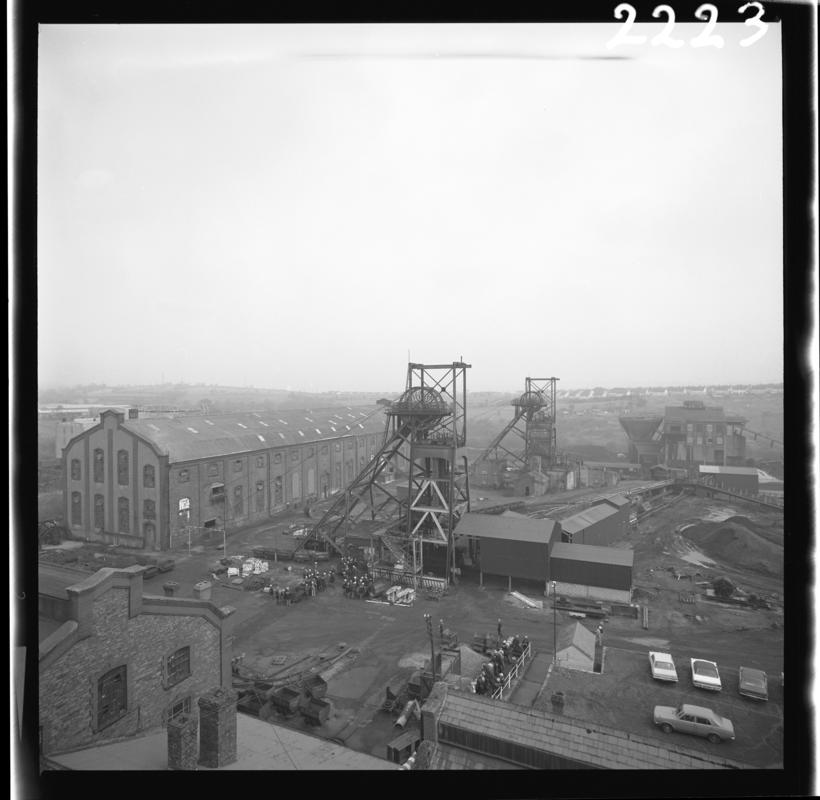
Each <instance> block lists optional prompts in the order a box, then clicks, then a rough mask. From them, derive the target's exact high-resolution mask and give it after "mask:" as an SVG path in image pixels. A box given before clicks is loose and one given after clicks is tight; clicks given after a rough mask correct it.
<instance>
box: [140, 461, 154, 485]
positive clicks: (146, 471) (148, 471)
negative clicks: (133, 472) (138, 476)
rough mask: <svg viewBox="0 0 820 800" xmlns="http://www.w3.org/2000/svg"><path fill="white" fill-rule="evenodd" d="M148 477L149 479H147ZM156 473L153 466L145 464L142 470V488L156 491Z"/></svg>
mask: <svg viewBox="0 0 820 800" xmlns="http://www.w3.org/2000/svg"><path fill="white" fill-rule="evenodd" d="M149 476H150V477H149ZM156 487H157V473H156V469H154V465H153V464H145V465H144V466H143V468H142V488H143V489H156Z"/></svg>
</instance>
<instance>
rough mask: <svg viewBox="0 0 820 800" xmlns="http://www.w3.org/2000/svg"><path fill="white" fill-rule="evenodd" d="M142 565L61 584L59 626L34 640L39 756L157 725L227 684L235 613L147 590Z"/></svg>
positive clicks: (187, 710)
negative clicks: (63, 609) (36, 642)
mask: <svg viewBox="0 0 820 800" xmlns="http://www.w3.org/2000/svg"><path fill="white" fill-rule="evenodd" d="M142 571H143V568H142V567H128V568H127V569H108V568H106V569H101V570H99V571H98V572H96V573H94V574H93V575H90V576H88V577H86V578H85V579H84V580H80V581H79V582H77V583H74V584H73V585H70V586H65V587H64V591H63V594H64V598H63V602H64V604H65V606H66V612H65V613H57V614H55V616H57V617H58V620H57V622H58V623H62V624H60V626H59V627H57V628H56V630H53V628H54V627H55V626H54V624H52V625H51V626H50V627H49V626H41V630H42V631H43V632H44V633H48V631H49V629H50V628H51V629H52V632H51V633H50V634H49V635H46V636H45V638H43V639H41V641H40V646H39V714H40V737H41V748H40V749H41V752H42V753H43V754H44V755H48V754H50V753H54V752H59V751H66V750H72V749H75V748H78V747H84V746H90V745H93V744H99V743H102V742H107V741H111V740H115V739H119V738H122V737H128V736H133V735H136V734H139V733H141V732H143V731H148V730H151V729H159V728H161V726H163V725H166V724H167V723H168V722H169V720H171V719H173V718H175V717H177V716H179V715H181V714H191V713H194V714H196V712H197V702H198V700H199V698H200V697H201V696H203V695H204V694H206V693H208V692H211V691H212V690H213V689H214V687H224V688H225V689H230V687H231V656H232V635H233V634H232V628H233V619H232V617H231V615H232V612H233V609H232V608H230V607H225V608H218V607H217V606H216V605H214V604H212V603H210V602H207V601H204V600H195V599H188V598H176V597H151V596H143V593H142V590H143V581H142ZM53 583H54V581H52V584H53ZM52 594H53V595H55V598H54V599H55V601H56V600H58V599H59V598H57V597H56V587H54V586H52ZM50 607H51V609H52V610H55V609H56V607H55V604H54V603H52V604H51V605H50ZM41 611H42V605H41Z"/></svg>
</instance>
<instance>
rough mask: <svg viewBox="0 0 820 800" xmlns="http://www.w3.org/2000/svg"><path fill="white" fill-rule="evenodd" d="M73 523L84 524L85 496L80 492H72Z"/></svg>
mask: <svg viewBox="0 0 820 800" xmlns="http://www.w3.org/2000/svg"><path fill="white" fill-rule="evenodd" d="M71 524H72V525H82V524H83V496H82V495H81V494H80V493H79V492H72V493H71Z"/></svg>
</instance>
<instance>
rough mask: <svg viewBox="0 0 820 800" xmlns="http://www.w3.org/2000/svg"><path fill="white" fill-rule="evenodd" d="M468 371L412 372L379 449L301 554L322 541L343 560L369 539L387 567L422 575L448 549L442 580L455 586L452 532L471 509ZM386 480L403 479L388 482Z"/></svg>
mask: <svg viewBox="0 0 820 800" xmlns="http://www.w3.org/2000/svg"><path fill="white" fill-rule="evenodd" d="M469 368H470V365H469V364H465V363H464V362H463V361H454V362H453V363H452V364H416V363H409V364H408V365H407V382H406V386H405V390H404V392H403V393H402V394H401V396H400V397H399V398H398V399H397V400H395V401H394V402H393V403H391V405H389V406H387V407H386V410H385V417H386V421H385V430H384V438H383V441H382V444H381V447H380V448H379V450H378V452H377V453H376V455H375V456H374V457H373V458H372V459H371V461H370V463H369V464H367V465H365V467H364V468H363V469H362V470H361V472H360V473H359V474H358V475H357V476H356V477H355V478H354V479H353V481H352V482H351V483H350V484H349V485H348V486H347V487H346V488H345V489H344V491H343V492H342V493H341V494H340V495H339V496H338V497H337V498H336V500H335V501H334V502H333V503H332V505H331V506H330V507H329V508H328V510H327V511H326V512H325V514H324V515H323V516H322V517H321V519H319V521H318V522H316V524H315V525H314V526H313V527H312V531H311V533H310V534H309V535H308V537H306V538H305V540H303V541H302V543H301V544H300V549H301V548H303V547H306V546H316V544H317V543H321V542H324V543H325V544H326V545H327V546H328V547H330V548H332V549H333V550H335V551H337V552H338V553H340V554H344V553H345V552H346V540H347V539H348V538H349V537H350V536H353V535H362V534H366V535H367V536H368V537H369V538H370V539H371V540H373V541H374V542H378V544H379V547H380V549H381V552H382V556H383V557H385V558H386V559H387V560H391V561H393V562H394V563H395V565H396V566H397V567H398V568H401V569H403V570H404V571H407V572H411V571H412V573H413V574H415V575H421V574H422V573H423V570H424V557H425V551H426V552H427V553H428V554H429V553H430V548H431V547H434V548H436V549H439V550H445V552H446V556H445V559H444V564H445V565H446V566H445V568H444V572H445V575H444V576H443V577H445V578H446V579H447V581H448V582H449V581H450V580H451V578H452V574H453V571H454V569H455V546H454V540H453V531H454V529H455V527H456V524H457V523H458V520H459V519H460V517H461V515H462V514H463V513H464V511H466V510H469V476H468V464H467V456H466V449H465V445H466V439H467V403H466V395H467V370H468V369H469ZM391 465H392V468H389V467H391ZM388 474H393V475H395V476H397V480H395V481H393V482H391V483H385V482H384V481H383V476H385V475H388ZM435 562H436V563H438V564H440V563H441V559H440V558H436V559H435Z"/></svg>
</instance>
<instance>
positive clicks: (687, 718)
mask: <svg viewBox="0 0 820 800" xmlns="http://www.w3.org/2000/svg"><path fill="white" fill-rule="evenodd" d="M652 719H653V721H654V723H655V724H656V725H659V726H660V729H661V730H662V731H663V732H664V733H672V731H677V732H678V733H690V734H692V735H693V736H704V737H706V738H707V739H708V740H709V741H710V742H712V743H713V744H717V743H718V742H724V741H732V740H733V739H734V738H735V728H734V726H733V725H732V723H731V721H730V720H728V719H726V717H721V716H720V714H716V713H715V712H714V711H712V709H711V708H703V707H702V706H692V705H689V704H688V703H683V704H682V705H680V706H678V707H677V708H673V707H672V706H655V711H654V712H653V714H652Z"/></svg>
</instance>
